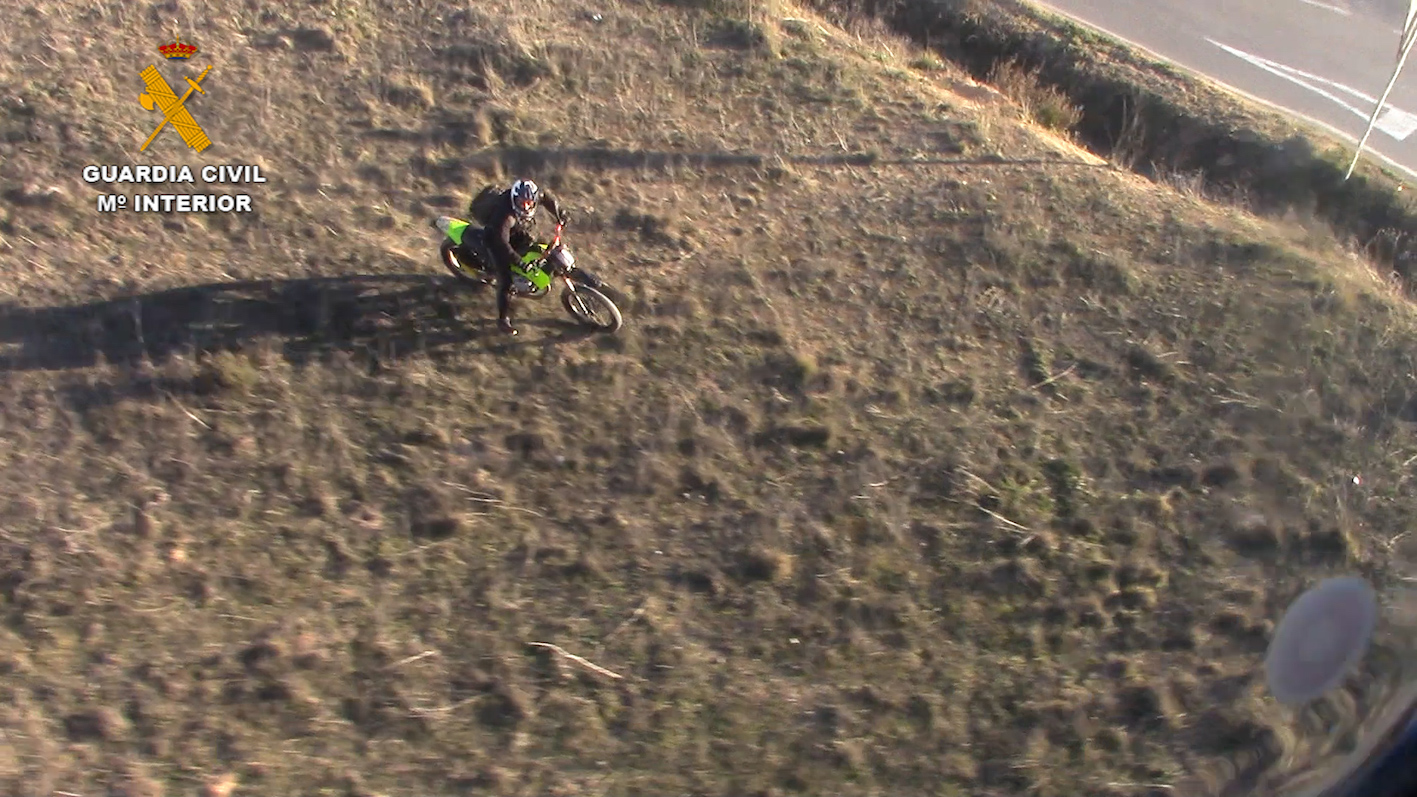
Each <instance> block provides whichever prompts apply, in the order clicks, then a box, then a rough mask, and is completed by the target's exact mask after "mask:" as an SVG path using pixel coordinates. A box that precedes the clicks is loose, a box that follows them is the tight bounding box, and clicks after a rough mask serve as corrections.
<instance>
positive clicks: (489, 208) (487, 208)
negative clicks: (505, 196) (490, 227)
mask: <svg viewBox="0 0 1417 797" xmlns="http://www.w3.org/2000/svg"><path fill="white" fill-rule="evenodd" d="M502 193H503V192H502V189H500V188H498V187H497V186H495V185H486V186H483V188H482V190H481V191H478V192H477V196H474V197H473V198H472V201H471V202H469V203H468V204H467V213H468V215H469V216H472V218H473V220H474V221H476V222H477V223H478V224H481V225H482V226H484V227H486V226H487V223H488V221H489V220H490V219H491V218H492V214H493V213H495V212H496V211H497V203H498V202H499V201H501V200H502Z"/></svg>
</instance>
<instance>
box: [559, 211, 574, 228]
mask: <svg viewBox="0 0 1417 797" xmlns="http://www.w3.org/2000/svg"><path fill="white" fill-rule="evenodd" d="M557 221H559V222H561V226H562V227H565V226H566V225H568V224H570V223H571V211H569V210H563V211H561V215H560V217H558V218H557Z"/></svg>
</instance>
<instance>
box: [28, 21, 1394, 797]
mask: <svg viewBox="0 0 1417 797" xmlns="http://www.w3.org/2000/svg"><path fill="white" fill-rule="evenodd" d="M704 5H712V6H713V7H709V8H694V7H689V6H688V5H678V6H676V5H665V4H661V3H650V2H630V1H629V0H604V2H594V3H590V2H580V0H569V1H568V2H563V3H554V4H553V3H546V2H537V1H536V0H532V1H531V2H524V3H519V4H516V5H512V4H509V3H502V2H500V1H498V2H492V3H483V2H479V3H476V4H469V3H461V4H452V3H443V2H437V1H436V0H418V1H414V0H406V1H404V2H399V1H398V0H327V1H326V2H323V3H312V4H309V5H308V7H302V8H299V9H296V8H293V7H290V6H288V5H285V4H275V3H271V4H261V3H259V2H257V1H256V0H253V2H250V3H246V4H241V5H231V4H218V3H211V4H206V3H202V2H196V1H195V0H178V1H176V2H171V3H166V4H154V5H150V6H146V7H140V6H137V5H133V4H129V3H120V2H91V3H86V4H81V3H77V2H74V3H56V2H48V3H44V4H40V5H38V6H36V7H34V8H32V9H29V10H25V11H23V12H18V13H15V14H13V15H12V16H11V18H10V19H9V20H8V21H7V24H6V25H5V26H4V27H3V29H0V42H3V54H2V55H0V81H3V85H4V87H5V91H4V92H3V94H4V95H5V96H6V97H7V98H8V99H6V100H5V105H4V116H3V117H0V133H3V135H0V142H3V143H0V191H3V192H4V194H5V196H6V197H7V198H8V201H7V202H6V203H4V204H3V205H0V265H3V266H4V269H3V272H2V273H3V279H0V291H3V293H4V294H5V301H6V302H7V303H8V304H7V306H6V307H5V308H4V309H3V310H0V346H3V349H0V362H3V371H0V422H3V432H4V434H3V437H0V457H3V462H4V469H3V471H0V474H3V475H2V476H0V478H3V479H4V484H3V487H4V496H5V497H4V499H3V500H0V610H3V616H4V622H3V626H2V627H0V674H3V675H2V676H0V690H3V692H4V696H5V698H6V699H5V700H4V701H0V731H3V732H4V740H5V741H4V744H0V784H3V791H5V792H6V793H10V794H16V795H50V794H54V793H56V790H57V791H63V792H68V793H73V794H98V793H105V792H104V789H105V788H114V789H123V790H125V791H123V792H122V793H125V794H130V795H158V794H169V795H170V794H191V793H193V792H194V790H195V789H197V788H206V789H207V791H208V793H213V794H234V795H245V794H251V795H257V794H271V795H296V794H301V795H304V794H310V795H315V794H356V795H357V794H371V795H372V794H387V795H429V794H465V793H473V794H502V795H509V794H526V795H532V794H536V795H546V794H562V795H572V794H616V795H634V794H641V795H660V794H705V795H751V794H783V795H785V794H798V793H801V794H945V795H954V794H959V795H963V794H969V795H1015V794H1033V795H1075V794H1090V795H1119V796H1120V795H1150V794H1163V793H1164V794H1175V793H1191V792H1193V791H1196V790H1200V791H1218V790H1219V789H1221V788H1222V787H1226V784H1228V787H1230V788H1234V789H1238V790H1240V791H1242V792H1245V793H1254V789H1253V788H1251V787H1252V785H1253V783H1254V781H1255V779H1256V778H1260V779H1266V782H1267V779H1270V778H1273V777H1277V776H1278V775H1279V774H1281V772H1280V770H1282V769H1283V768H1284V767H1281V766H1280V762H1281V759H1282V758H1283V757H1284V756H1294V757H1295V760H1299V761H1307V760H1312V759H1313V758H1314V757H1315V756H1318V755H1321V754H1323V753H1325V752H1326V747H1325V746H1331V745H1332V744H1341V743H1342V742H1341V738H1340V741H1339V742H1337V743H1331V742H1329V741H1327V740H1328V739H1329V738H1331V737H1330V736H1328V735H1327V734H1320V732H1319V731H1320V729H1321V728H1323V727H1325V723H1329V724H1338V725H1340V726H1342V725H1345V724H1351V723H1352V721H1353V720H1354V718H1355V717H1357V716H1359V715H1361V714H1362V713H1364V705H1365V701H1368V700H1369V699H1370V697H1371V696H1370V695H1368V694H1365V693H1362V692H1354V693H1353V694H1351V695H1349V696H1348V698H1347V699H1346V701H1345V700H1339V701H1335V702H1334V703H1333V705H1332V706H1329V707H1326V708H1321V709H1320V710H1315V711H1311V712H1309V713H1307V714H1304V715H1302V716H1295V715H1292V714H1289V713H1286V712H1284V711H1282V710H1280V709H1279V708H1278V707H1276V706H1275V705H1274V704H1273V702H1272V701H1270V700H1269V699H1268V698H1267V697H1266V696H1265V694H1264V690H1263V683H1262V679H1261V677H1260V674H1261V673H1260V663H1261V657H1262V654H1263V650H1264V646H1265V643H1266V640H1267V637H1268V634H1269V632H1270V630H1271V628H1272V621H1273V619H1274V618H1276V617H1277V616H1278V612H1279V610H1280V609H1281V607H1282V606H1283V605H1285V604H1286V603H1287V602H1288V601H1289V600H1290V599H1291V598H1292V596H1293V595H1294V594H1295V592H1296V591H1297V590H1299V589H1301V588H1302V587H1303V586H1304V585H1306V584H1307V583H1309V581H1310V580H1312V579H1313V578H1316V577H1319V576H1321V575H1324V574H1327V573H1331V572H1338V571H1344V572H1347V571H1351V570H1354V569H1356V570H1358V571H1360V572H1364V573H1368V574H1371V575H1373V576H1374V577H1378V578H1382V577H1385V574H1386V573H1387V559H1388V557H1389V556H1390V555H1391V554H1393V553H1394V552H1401V548H1402V546H1401V544H1400V542H1398V541H1397V540H1396V538H1397V536H1398V535H1399V534H1400V532H1402V531H1403V530H1404V527H1405V524H1404V520H1405V519H1406V518H1408V517H1411V515H1412V511H1413V509H1414V503H1417V502H1415V501H1414V494H1413V488H1412V485H1410V484H1408V483H1407V481H1406V478H1405V474H1404V471H1405V469H1406V467H1407V466H1408V465H1409V463H1410V462H1411V459H1410V458H1411V457H1412V456H1413V455H1414V454H1417V439H1414V437H1413V435H1412V431H1411V424H1410V421H1411V420H1413V419H1414V418H1417V413H1414V409H1413V407H1414V404H1413V398H1412V397H1413V377H1412V373H1413V354H1412V352H1413V351H1415V350H1417V349H1414V343H1417V334H1414V326H1413V323H1412V316H1411V313H1410V311H1409V309H1408V308H1407V307H1406V306H1405V305H1404V304H1402V303H1401V302H1400V301H1399V300H1398V299H1396V298H1395V292H1394V291H1393V290H1392V289H1391V288H1390V287H1389V285H1388V284H1387V282H1386V281H1384V280H1382V279H1379V278H1377V277H1374V276H1372V272H1371V270H1370V269H1369V268H1368V266H1367V265H1366V264H1365V263H1364V262H1362V261H1361V260H1359V259H1358V258H1357V257H1355V256H1353V255H1352V254H1350V253H1348V252H1346V251H1343V250H1342V249H1340V248H1339V247H1337V246H1336V245H1335V244H1334V243H1333V242H1332V241H1330V240H1327V239H1324V238H1322V237H1319V236H1317V235H1314V234H1311V233H1305V232H1303V231H1301V230H1298V229H1293V228H1288V227H1282V226H1278V225H1276V224H1274V223H1270V222H1261V221H1258V220H1255V219H1253V218H1251V217H1248V216H1246V215H1244V214H1242V213H1240V212H1238V211H1236V210H1234V209H1233V208H1227V207H1221V206H1216V205H1211V204H1207V203H1206V202H1205V201H1203V200H1202V199H1200V198H1198V197H1197V196H1195V195H1194V193H1188V192H1187V191H1186V190H1184V189H1185V186H1184V185H1179V184H1178V186H1175V187H1168V186H1163V185H1157V184H1154V183H1151V182H1148V181H1146V180H1143V179H1142V178H1140V177H1137V176H1135V175H1133V174H1130V173H1128V172H1125V171H1122V170H1118V169H1115V168H1113V167H1111V166H1109V165H1107V164H1105V163H1103V162H1101V161H1099V160H1097V159H1096V158H1094V157H1092V156H1089V155H1086V154H1085V153H1083V152H1081V151H1080V150H1078V149H1077V148H1075V147H1072V146H1071V145H1069V144H1067V143H1065V142H1063V141H1061V140H1059V139H1057V138H1054V137H1052V136H1051V135H1050V134H1049V133H1047V132H1046V131H1044V130H1043V129H1041V128H1040V127H1038V126H1037V125H1036V123H1034V122H1032V121H1028V120H1030V119H1032V118H1034V117H1033V116H1030V115H1029V114H1028V113H1026V112H1025V111H1024V110H1023V109H1020V108H1018V107H1016V106H1015V105H1014V104H1011V103H1009V102H1007V101H1004V100H1001V99H999V98H998V96H997V95H996V94H994V93H992V92H990V91H988V90H985V89H983V88H981V87H979V86H978V85H977V84H974V83H973V82H972V81H969V80H968V79H967V78H965V77H964V76H963V72H962V71H960V70H959V69H957V68H956V67H955V66H953V65H951V64H948V63H942V62H940V61H939V60H938V59H935V58H933V57H930V56H928V55H926V54H924V53H921V52H918V51H915V50H912V49H911V48H910V47H909V46H907V45H905V44H903V43H902V42H900V41H898V40H895V39H892V38H890V37H887V36H885V35H882V34H880V33H879V32H877V31H876V30H874V29H873V28H871V27H870V26H868V25H864V24H863V25H861V26H858V27H857V28H856V29H852V30H844V29H841V28H836V27H832V26H830V25H828V24H827V23H826V22H825V21H823V20H821V19H819V18H817V17H814V16H812V15H810V14H808V13H807V12H805V11H802V10H800V9H796V8H792V7H789V6H785V5H781V6H768V5H767V4H764V3H752V4H745V5H744V6H742V7H734V6H732V5H731V4H728V3H722V4H718V3H714V4H704ZM174 32H176V33H180V34H181V35H182V38H183V39H184V40H190V41H193V42H195V43H197V44H199V45H200V46H201V47H202V53H201V54H200V55H198V56H197V57H196V58H194V59H193V61H192V63H191V64H190V65H189V66H187V67H185V69H186V70H188V71H189V72H190V73H191V74H196V73H197V72H198V71H199V70H200V69H202V68H204V67H205V65H206V64H207V63H211V64H212V65H213V70H212V72H211V73H210V75H209V77H208V78H207V81H206V83H204V86H205V87H206V88H207V90H208V94H206V95H199V96H196V97H195V98H194V99H192V100H191V101H189V105H190V108H191V110H192V113H193V115H194V117H195V118H197V120H198V121H199V122H200V123H201V124H202V125H203V126H204V127H205V128H206V130H207V132H208V134H209V135H210V137H211V139H212V140H213V141H214V142H215V143H214V144H213V146H212V147H211V148H210V149H209V150H207V151H206V152H205V153H202V154H201V155H193V154H192V153H190V152H189V151H187V150H185V148H183V147H182V146H181V144H180V142H179V141H178V139H177V138H176V136H175V135H172V134H171V133H164V134H163V135H161V136H160V137H159V138H158V139H157V140H156V141H155V143H154V145H153V146H152V147H151V148H150V149H149V150H148V151H147V152H146V153H139V152H138V151H137V149H138V146H139V145H140V144H141V141H142V139H143V138H144V137H145V136H146V135H147V133H148V132H149V131H150V130H151V128H152V127H153V126H154V125H155V124H156V119H155V118H154V115H153V114H150V113H148V112H146V111H144V110H143V109H142V108H141V107H140V106H139V105H138V103H137V102H136V96H137V94H138V93H139V92H140V91H141V82H140V81H139V79H138V73H139V71H140V70H141V69H142V68H144V67H145V66H147V65H148V64H149V63H153V62H155V61H156V60H157V59H156V58H155V54H154V53H153V48H154V47H155V46H156V45H157V44H158V43H160V42H162V41H165V40H169V39H170V38H171V36H172V34H173V33H174ZM159 68H160V69H161V70H163V71H164V73H165V74H167V75H168V79H169V81H170V82H171V81H173V80H175V77H174V76H175V75H177V74H179V69H178V68H177V67H175V66H173V65H169V64H159ZM1063 110H1066V109H1063ZM135 162H151V163H164V164H182V163H188V164H193V165H198V164H206V163H258V164H260V165H261V166H262V167H263V169H264V170H265V172H266V174H267V175H268V176H269V177H270V182H269V183H266V184H264V185H257V186H249V187H245V188H244V189H242V190H247V191H249V192H250V193H251V194H252V195H253V197H254V202H255V205H256V207H257V212H255V213H253V214H251V215H249V216H245V217H241V216H222V215H210V216H201V215H186V216H178V215H169V216H160V215H133V214H126V213H118V214H114V215H111V216H107V215H105V216H100V215H99V214H98V212H97V211H96V210H95V209H94V201H95V197H96V195H97V193H98V191H99V190H106V189H105V187H103V186H90V185H87V184H85V183H84V182H83V181H82V180H81V178H80V170H81V168H82V166H84V165H85V164H91V163H108V164H119V163H135ZM512 174H524V175H530V176H533V177H535V178H537V179H539V180H541V181H542V182H544V183H545V184H547V185H548V186H550V187H551V188H552V189H554V190H556V191H558V192H559V193H561V194H562V195H563V196H564V198H565V199H566V200H567V202H568V204H570V205H571V206H572V207H573V208H575V209H576V210H577V211H578V223H577V225H576V226H575V227H574V228H573V229H572V230H571V231H570V235H571V239H570V240H571V242H572V244H573V245H574V246H576V247H578V251H579V253H580V256H581V258H582V259H583V260H584V261H585V262H587V263H594V264H596V265H595V267H597V268H598V270H599V271H600V272H601V273H603V274H604V275H605V276H606V277H608V278H609V279H611V280H612V281H614V282H615V283H616V284H617V285H619V286H620V287H621V288H622V290H623V292H624V293H625V294H626V296H627V308H626V309H627V326H626V328H625V330H624V331H623V333H622V334H621V335H619V336H617V337H614V338H601V337H586V336H584V335H582V334H580V333H579V332H578V331H576V330H575V329H574V328H572V327H570V326H569V324H568V323H567V322H566V321H564V320H563V318H562V317H561V316H560V308H559V307H558V306H556V305H555V303H554V299H553V301H552V302H548V303H545V304H541V305H535V304H529V305H526V306H523V307H522V308H521V312H520V315H521V318H522V319H523V325H524V328H525V331H524V333H523V335H522V336H521V337H519V338H517V339H515V340H514V341H508V340H507V339H504V338H501V337H499V336H498V335H497V334H496V333H495V326H494V325H493V324H492V323H491V321H492V319H493V316H494V310H493V300H492V297H491V296H490V295H489V294H488V293H486V292H481V293H479V292H467V291H462V290H458V289H456V288H454V287H452V286H450V285H448V284H447V282H446V280H444V279H443V278H442V277H440V276H439V271H438V266H437V263H436V258H435V252H436V248H435V246H436V238H435V236H434V234H433V233H432V232H431V231H430V230H429V229H428V227H427V221H428V219H429V218H431V217H432V216H433V215H436V214H438V213H445V212H455V211H457V210H459V209H460V208H461V206H462V205H463V203H465V201H466V198H467V194H468V192H469V191H470V190H471V189H473V188H474V187H475V186H476V185H478V184H479V183H480V182H481V181H482V180H484V179H487V178H492V177H498V178H500V177H506V176H510V175H512ZM116 188H117V190H144V191H156V190H158V188H157V187H142V186H136V187H134V186H119V187H116ZM190 188H192V187H188V186H179V187H178V190H189V189H190ZM195 188H201V186H200V185H198V186H196V187H195ZM1355 477H1357V478H1355ZM547 646H555V647H547ZM576 657H579V658H576ZM586 662H589V663H593V664H594V665H595V666H596V667H598V668H600V669H596V668H595V667H591V666H589V665H588V664H586ZM233 787H234V789H235V790H234V791H232V790H231V789H232V788H233Z"/></svg>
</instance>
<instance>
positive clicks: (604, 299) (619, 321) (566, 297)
mask: <svg viewBox="0 0 1417 797" xmlns="http://www.w3.org/2000/svg"><path fill="white" fill-rule="evenodd" d="M561 306H562V307H565V308H566V312H567V313H569V314H570V316H571V318H574V319H576V320H577V321H579V322H580V323H582V324H585V325H587V326H592V327H595V328H596V329H599V330H600V331H602V332H618V331H619V330H620V327H622V326H624V325H625V318H624V316H622V315H621V314H620V308H618V307H616V306H615V303H614V302H612V301H610V297H608V296H606V295H605V294H603V293H601V292H600V291H598V290H596V289H595V288H591V287H588V286H585V285H581V286H578V287H577V288H576V289H575V290H574V291H573V290H571V289H570V288H567V289H565V290H564V291H562V292H561Z"/></svg>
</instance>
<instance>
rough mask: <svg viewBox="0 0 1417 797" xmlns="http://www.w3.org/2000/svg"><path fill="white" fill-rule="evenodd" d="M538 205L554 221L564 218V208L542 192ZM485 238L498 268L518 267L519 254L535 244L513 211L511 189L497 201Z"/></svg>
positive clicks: (528, 231) (489, 219)
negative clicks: (515, 264) (554, 219)
mask: <svg viewBox="0 0 1417 797" xmlns="http://www.w3.org/2000/svg"><path fill="white" fill-rule="evenodd" d="M537 204H538V205H539V206H540V207H544V208H545V209H546V210H547V211H549V212H550V213H551V215H552V216H553V217H555V218H557V219H559V218H561V206H560V204H559V203H557V202H556V198H555V197H554V196H552V195H551V194H549V193H547V192H545V191H543V192H541V201H540V202H538V203H537ZM482 235H483V238H482V242H483V244H485V245H486V247H487V251H488V253H489V254H490V255H492V257H493V259H494V260H495V261H496V263H495V265H498V266H502V267H507V266H510V265H511V264H512V263H515V262H516V261H517V259H518V258H519V257H520V256H521V253H520V252H518V251H517V250H518V249H521V248H525V247H526V246H527V245H528V244H530V243H531V241H532V240H533V239H532V236H531V230H529V229H527V225H526V224H523V223H522V220H521V219H520V218H518V217H517V214H516V213H514V212H513V211H512V189H510V188H508V189H507V190H506V191H503V192H502V194H501V196H500V197H499V198H498V202H497V209H496V210H495V211H494V212H493V213H492V214H491V215H490V216H489V217H488V219H487V227H486V228H484V230H483V233H482Z"/></svg>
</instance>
